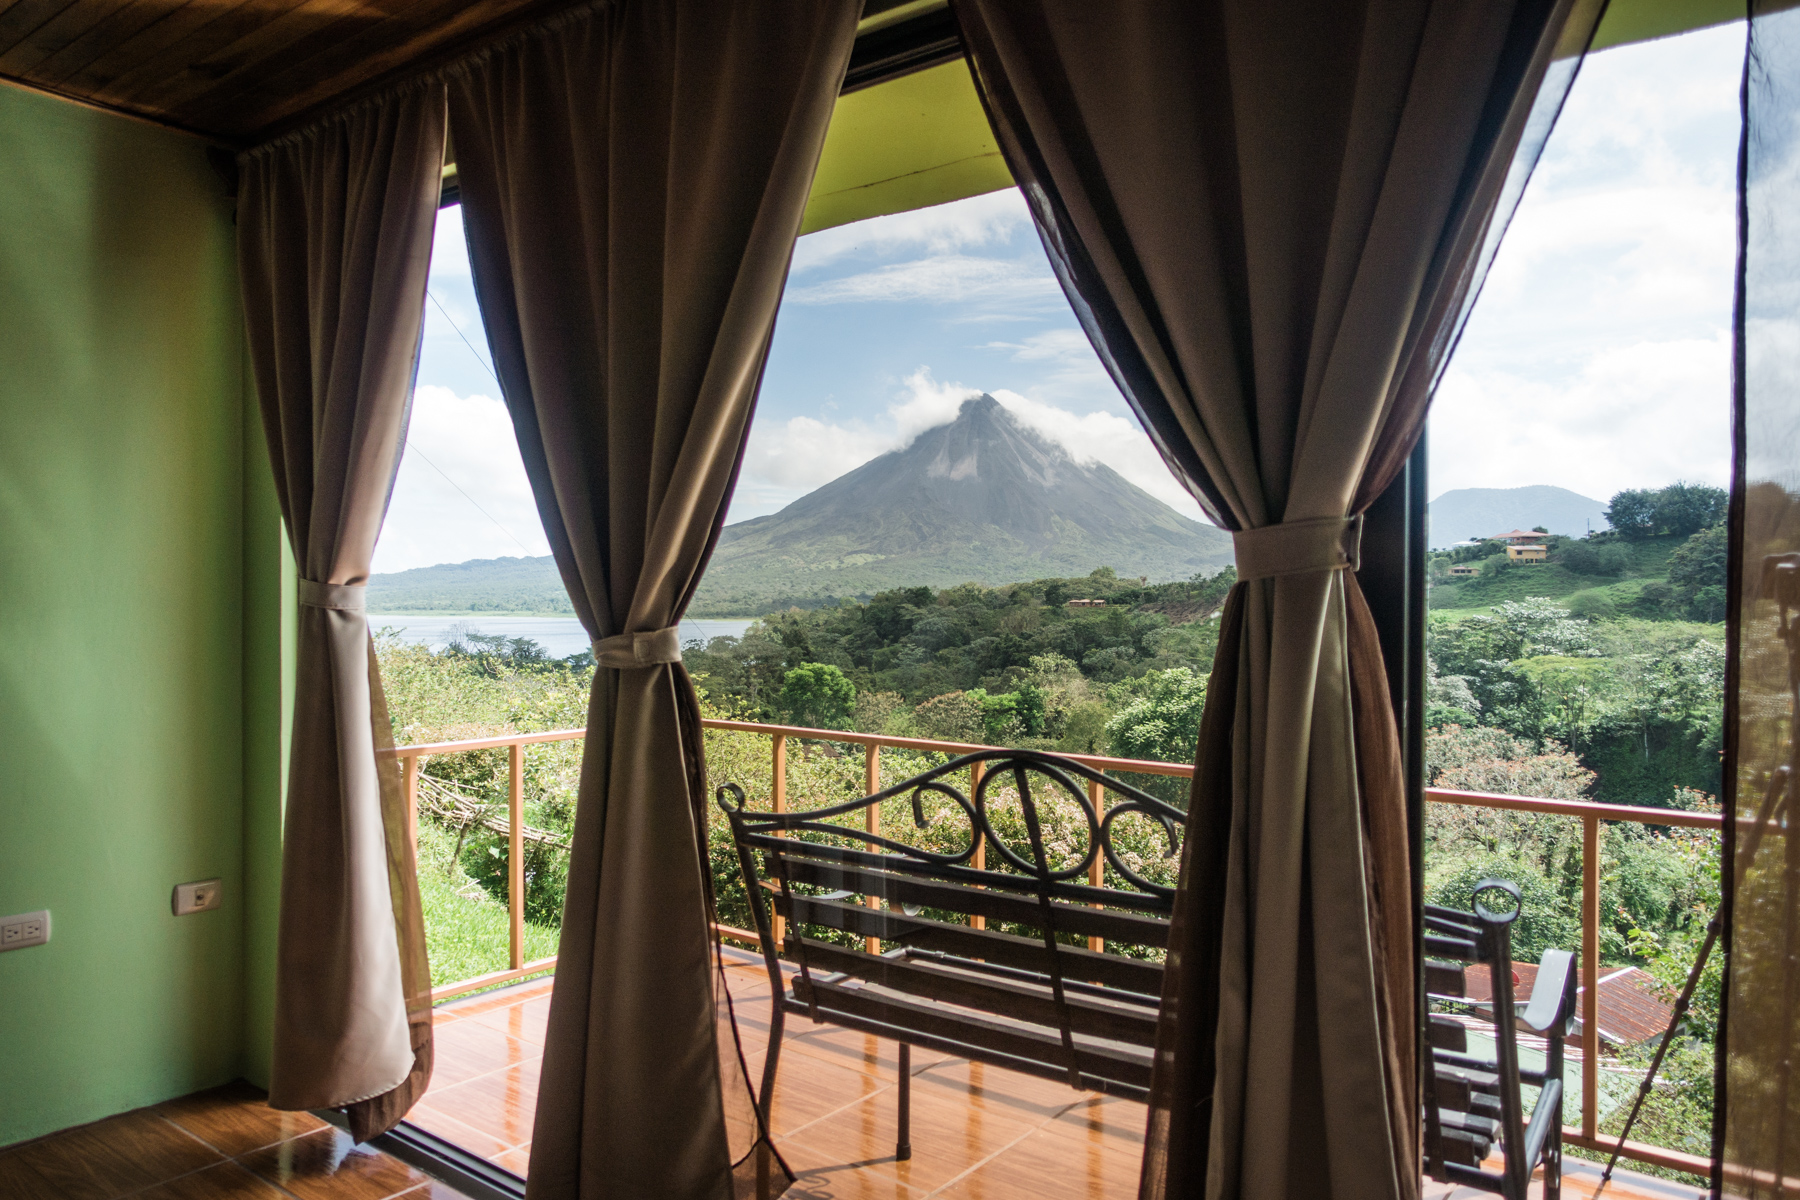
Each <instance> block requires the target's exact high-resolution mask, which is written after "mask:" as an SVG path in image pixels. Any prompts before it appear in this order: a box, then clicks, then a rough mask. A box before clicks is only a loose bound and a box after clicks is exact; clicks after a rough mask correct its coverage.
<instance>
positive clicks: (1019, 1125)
mask: <svg viewBox="0 0 1800 1200" xmlns="http://www.w3.org/2000/svg"><path fill="white" fill-rule="evenodd" d="M897 1096H898V1092H897V1091H896V1090H895V1089H889V1090H886V1091H883V1092H880V1093H878V1094H877V1095H875V1096H872V1097H870V1098H869V1099H867V1100H864V1101H863V1102H861V1103H860V1104H855V1105H852V1106H851V1107H849V1108H845V1109H840V1110H839V1111H837V1112H835V1113H832V1114H831V1115H830V1116H828V1117H825V1118H823V1119H821V1120H818V1121H815V1122H813V1123H812V1124H810V1125H807V1126H805V1127H803V1128H801V1129H798V1130H796V1131H795V1132H794V1135H793V1142H794V1143H796V1144H797V1145H798V1146H804V1147H807V1148H808V1149H810V1150H812V1151H817V1152H819V1153H821V1154H822V1155H824V1156H825V1157H826V1158H828V1159H829V1160H831V1161H834V1162H840V1163H859V1164H862V1169H863V1170H864V1171H868V1172H873V1173H875V1174H878V1175H891V1176H893V1177H894V1178H895V1179H898V1180H899V1181H900V1182H901V1183H904V1184H906V1185H907V1186H908V1187H912V1188H916V1189H918V1190H919V1191H923V1192H932V1191H936V1190H937V1189H938V1188H941V1187H943V1186H944V1185H946V1184H948V1183H950V1182H951V1181H952V1180H954V1179H956V1178H957V1177H958V1176H960V1175H962V1174H963V1173H964V1172H965V1171H967V1170H968V1169H969V1168H970V1167H971V1166H973V1165H975V1164H976V1163H980V1162H982V1161H984V1160H986V1159H987V1158H989V1157H991V1156H993V1155H995V1154H998V1153H1000V1152H1001V1151H1002V1150H1004V1149H1006V1148H1007V1147H1008V1146H1010V1145H1012V1144H1013V1143H1014V1142H1016V1141H1018V1140H1019V1139H1020V1138H1023V1137H1026V1136H1027V1135H1029V1134H1030V1133H1031V1132H1032V1131H1033V1130H1034V1129H1036V1128H1038V1123H1037V1122H1033V1121H1030V1120H1020V1119H1018V1118H1017V1117H1014V1116H1010V1115H1008V1114H1006V1113H1003V1112H997V1111H994V1110H993V1109H992V1108H991V1107H988V1108H983V1107H980V1106H966V1105H957V1104H948V1103H939V1102H936V1100H935V1098H933V1097H931V1096H929V1095H925V1094H921V1092H920V1091H919V1090H918V1089H917V1088H915V1089H914V1090H913V1105H912V1157H911V1158H909V1159H907V1160H906V1161H904V1162H898V1161H896V1160H895V1158H894V1140H895V1136H896V1134H897V1133H898V1132H899V1124H898V1106H897V1104H896V1099H897Z"/></svg>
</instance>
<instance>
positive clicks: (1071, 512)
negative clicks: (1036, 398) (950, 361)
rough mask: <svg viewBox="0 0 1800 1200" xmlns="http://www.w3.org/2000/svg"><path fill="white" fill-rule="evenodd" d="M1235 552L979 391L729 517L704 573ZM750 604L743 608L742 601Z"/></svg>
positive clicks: (1060, 569) (997, 568)
mask: <svg viewBox="0 0 1800 1200" xmlns="http://www.w3.org/2000/svg"><path fill="white" fill-rule="evenodd" d="M1230 561H1231V540H1230V537H1229V535H1227V534H1225V533H1222V532H1220V531H1219V530H1217V529H1214V528H1213V527H1212V526H1210V525H1202V524H1200V523H1199V522H1197V521H1190V520H1188V519H1187V518H1186V517H1183V516H1182V515H1180V514H1179V513H1177V512H1176V511H1175V510H1174V509H1171V508H1170V507H1169V506H1168V505H1166V504H1164V503H1162V501H1160V500H1157V499H1156V498H1155V497H1153V496H1151V495H1150V494H1149V493H1148V492H1145V491H1144V490H1143V489H1141V488H1139V487H1137V486H1135V485H1134V484H1132V483H1130V482H1129V481H1127V480H1126V479H1125V478H1124V477H1122V476H1121V475H1119V474H1118V473H1117V472H1116V471H1114V470H1113V469H1112V468H1110V467H1108V466H1106V465H1104V464H1102V463H1083V462H1079V461H1077V460H1076V458H1075V457H1074V456H1073V455H1071V454H1070V453H1069V451H1068V450H1067V448H1065V447H1064V446H1062V445H1061V444H1060V443H1058V442H1056V441H1054V440H1053V439H1051V438H1049V437H1046V436H1045V435H1044V434H1042V433H1040V432H1038V431H1037V430H1035V429H1033V428H1031V427H1030V426H1028V425H1026V424H1025V423H1024V422H1023V421H1021V420H1019V418H1018V417H1017V416H1015V415H1014V414H1013V413H1012V412H1010V411H1009V410H1008V409H1007V408H1006V406H1005V405H1003V404H1001V403H1000V401H998V400H996V399H995V398H994V397H993V396H991V395H988V394H986V393H981V394H978V395H972V396H970V397H969V398H968V399H966V400H964V401H963V402H962V405H961V406H960V407H959V408H958V410H957V413H956V416H955V418H954V419H952V420H951V421H949V422H948V423H946V424H943V425H938V426H934V427H933V428H930V429H927V430H925V431H924V432H923V433H921V434H919V436H918V437H916V438H915V439H913V441H912V443H911V444H910V445H908V446H906V447H904V448H902V449H899V450H894V451H890V452H889V453H887V454H883V455H881V456H880V457H878V458H875V459H872V460H870V461H869V462H866V463H864V464H863V465H862V466H860V467H857V468H856V469H855V470H853V471H850V472H848V473H846V474H844V475H841V476H839V477H838V478H836V479H834V480H832V481H831V482H830V483H827V484H826V485H825V486H823V487H821V488H819V489H818V490H816V491H813V492H810V493H808V494H807V495H805V496H802V497H801V498H800V499H798V500H796V501H794V502H793V503H792V504H790V505H788V506H787V507H786V508H784V509H782V510H781V511H780V512H778V513H775V514H773V515H771V516H766V517H757V518H755V519H754V520H750V521H744V522H741V523H739V524H736V525H731V526H728V527H727V528H726V529H725V530H724V531H723V533H722V534H721V536H720V538H719V545H718V548H717V551H716V552H715V554H714V556H713V560H712V563H711V565H710V566H709V567H708V569H707V573H706V576H705V579H704V581H703V583H702V585H701V586H702V593H703V595H704V596H705V597H706V598H707V602H708V604H709V607H711V608H713V609H714V610H716V609H717V606H718V605H719V604H721V603H726V602H727V601H728V600H729V598H731V597H737V596H742V597H744V599H745V601H746V603H749V602H751V601H752V600H753V598H754V597H757V596H762V595H767V594H770V593H771V592H773V593H774V594H778V595H782V596H786V597H791V598H793V599H796V600H797V599H804V598H806V597H807V596H820V597H823V596H840V597H841V596H854V595H859V594H862V595H866V594H871V593H873V592H877V591H881V590H884V589H887V588H893V587H905V586H915V585H919V584H929V585H932V586H936V587H943V586H948V585H952V584H956V583H963V582H968V581H971V580H972V581H976V582H982V583H1010V582H1015V581H1018V580H1022V579H1039V578H1045V577H1049V576H1054V575H1072V574H1083V575H1085V574H1086V573H1088V572H1089V571H1092V570H1093V569H1094V568H1096V567H1101V566H1110V567H1113V568H1114V569H1116V570H1117V571H1118V572H1119V573H1120V574H1121V575H1149V576H1152V577H1154V578H1158V579H1170V578H1187V577H1188V576H1190V575H1192V574H1194V573H1195V572H1196V571H1201V570H1216V569H1218V568H1219V567H1222V566H1224V565H1226V564H1227V563H1229V562H1230ZM746 611H748V610H746Z"/></svg>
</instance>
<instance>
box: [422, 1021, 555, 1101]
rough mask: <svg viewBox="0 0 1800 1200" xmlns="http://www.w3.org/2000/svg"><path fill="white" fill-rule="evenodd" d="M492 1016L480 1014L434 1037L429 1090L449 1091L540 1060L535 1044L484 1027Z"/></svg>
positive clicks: (541, 1052) (540, 1047)
mask: <svg viewBox="0 0 1800 1200" xmlns="http://www.w3.org/2000/svg"><path fill="white" fill-rule="evenodd" d="M495 1015H496V1014H494V1013H483V1014H482V1015H480V1016H478V1017H472V1018H470V1019H468V1020H465V1021H460V1022H458V1023H457V1024H456V1025H455V1026H454V1027H453V1028H452V1029H450V1030H446V1031H445V1033H444V1035H443V1036H441V1037H434V1038H433V1045H432V1061H431V1084H432V1088H433V1089H434V1090H435V1089H438V1088H450V1087H455V1086H456V1085H457V1084H459V1083H462V1082H464V1081H466V1080H470V1079H473V1078H475V1077H476V1076H477V1075H486V1074H487V1073H488V1072H490V1071H498V1070H501V1069H503V1068H505V1067H523V1066H525V1065H527V1064H533V1065H534V1066H535V1064H536V1063H538V1062H540V1061H542V1060H543V1057H544V1047H543V1045H542V1044H541V1043H538V1042H528V1041H526V1040H525V1039H524V1038H518V1037H512V1036H510V1035H508V1034H506V1033H503V1032H502V1031H500V1030H499V1029H496V1028H494V1027H493V1026H491V1025H489V1024H486V1022H487V1020H488V1019H489V1018H490V1017H493V1016H495Z"/></svg>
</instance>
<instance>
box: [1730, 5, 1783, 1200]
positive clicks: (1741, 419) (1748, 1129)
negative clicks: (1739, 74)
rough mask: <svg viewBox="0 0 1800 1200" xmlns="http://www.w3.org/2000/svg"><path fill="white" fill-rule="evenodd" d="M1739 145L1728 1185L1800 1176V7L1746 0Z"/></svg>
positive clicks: (1773, 1191)
mask: <svg viewBox="0 0 1800 1200" xmlns="http://www.w3.org/2000/svg"><path fill="white" fill-rule="evenodd" d="M1749 17H1750V20H1749V29H1748V42H1747V45H1746V54H1745V60H1744V78H1743V88H1742V92H1741V103H1742V111H1743V131H1742V141H1741V143H1740V145H1739V150H1738V303H1737V311H1736V314H1735V322H1734V324H1735V327H1736V328H1735V331H1734V333H1735V342H1736V352H1737V354H1736V362H1735V370H1734V371H1733V373H1732V374H1733V384H1734V385H1735V386H1734V389H1733V390H1734V393H1735V394H1734V396H1733V410H1734V411H1733V414H1732V416H1733V420H1732V442H1733V445H1732V495H1731V512H1730V519H1729V528H1730V541H1731V558H1730V574H1729V582H1728V584H1727V587H1728V589H1729V596H1730V603H1729V605H1728V607H1727V617H1726V622H1727V624H1726V646H1727V652H1728V655H1729V658H1728V661H1727V664H1726V668H1725V769H1724V780H1723V785H1724V786H1723V789H1722V792H1723V794H1722V796H1721V799H1722V800H1723V801H1724V813H1725V828H1724V831H1723V837H1722V839H1721V845H1720V850H1721V859H1722V861H1721V864H1720V865H1721V868H1722V871H1721V874H1722V876H1723V879H1722V881H1721V882H1722V883H1723V885H1724V896H1723V908H1722V913H1723V916H1724V925H1723V931H1722V932H1723V939H1724V940H1723V949H1724V951H1725V964H1724V977H1723V980H1722V982H1721V996H1720V1001H1721V1012H1720V1018H1719V1025H1720V1028H1719V1042H1718V1059H1717V1067H1716V1076H1715V1078H1716V1093H1715V1095H1716V1101H1715V1104H1716V1107H1715V1109H1714V1117H1713V1130H1712V1134H1713V1164H1714V1166H1713V1189H1714V1190H1713V1195H1715V1196H1718V1195H1724V1196H1737V1197H1746V1198H1750V1197H1754V1198H1756V1200H1763V1198H1765V1197H1768V1198H1779V1197H1783V1196H1793V1195H1795V1194H1796V1191H1797V1190H1800V1189H1797V1188H1796V1184H1795V1180H1796V1178H1800V1079H1796V1078H1795V1068H1796V1067H1797V1066H1800V636H1797V632H1800V629H1797V626H1800V481H1797V475H1796V470H1795V464H1796V463H1797V462H1800V391H1797V390H1796V389H1795V387H1794V381H1795V379H1796V377H1800V337H1797V336H1796V334H1797V333H1800V291H1796V288H1795V281H1796V279H1800V9H1797V8H1795V7H1793V6H1792V5H1789V4H1785V3H1780V2H1779V0H1756V2H1755V3H1752V4H1751V5H1750V6H1749Z"/></svg>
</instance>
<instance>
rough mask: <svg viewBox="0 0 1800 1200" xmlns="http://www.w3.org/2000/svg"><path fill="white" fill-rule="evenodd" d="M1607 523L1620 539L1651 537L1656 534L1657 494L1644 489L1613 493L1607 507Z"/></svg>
mask: <svg viewBox="0 0 1800 1200" xmlns="http://www.w3.org/2000/svg"><path fill="white" fill-rule="evenodd" d="M1606 522H1607V524H1609V525H1611V526H1612V527H1613V531H1614V532H1616V533H1617V534H1618V535H1619V536H1620V537H1626V538H1632V539H1637V538H1646V537H1649V536H1650V535H1651V534H1653V533H1655V532H1656V493H1655V492H1651V491H1646V490H1644V489H1642V488H1627V489H1625V490H1624V491H1622V492H1615V493H1613V498H1612V502H1611V503H1610V504H1608V505H1607V506H1606Z"/></svg>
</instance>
